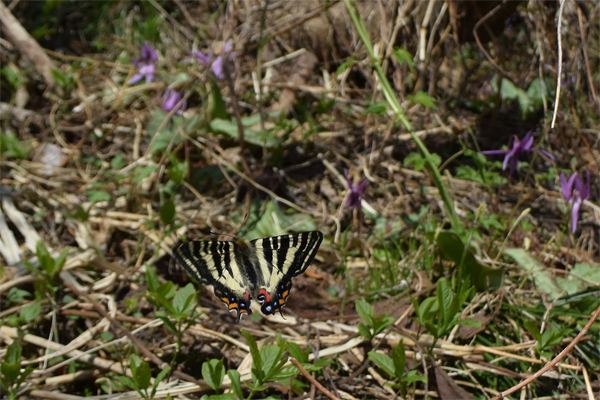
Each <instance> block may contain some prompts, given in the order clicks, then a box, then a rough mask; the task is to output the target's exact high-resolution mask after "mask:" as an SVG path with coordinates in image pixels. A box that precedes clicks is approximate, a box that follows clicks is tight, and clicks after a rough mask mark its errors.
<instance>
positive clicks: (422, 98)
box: [407, 91, 437, 110]
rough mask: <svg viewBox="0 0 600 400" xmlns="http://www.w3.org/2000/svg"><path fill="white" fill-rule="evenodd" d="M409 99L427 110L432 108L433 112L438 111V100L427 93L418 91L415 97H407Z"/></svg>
mask: <svg viewBox="0 0 600 400" xmlns="http://www.w3.org/2000/svg"><path fill="white" fill-rule="evenodd" d="M407 99H408V100H411V101H414V102H415V103H417V104H422V105H424V106H425V107H427V108H431V109H432V110H437V106H436V105H435V102H436V101H437V100H436V99H434V98H433V97H431V96H429V95H428V94H427V93H425V92H421V91H418V92H417V94H416V95H415V96H407Z"/></svg>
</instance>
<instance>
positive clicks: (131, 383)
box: [117, 354, 171, 400]
mask: <svg viewBox="0 0 600 400" xmlns="http://www.w3.org/2000/svg"><path fill="white" fill-rule="evenodd" d="M129 361H130V365H129V366H130V368H131V373H132V374H133V379H131V378H130V377H128V376H122V375H121V376H117V379H118V380H119V382H121V383H122V384H123V385H125V386H128V387H130V388H131V389H133V390H135V391H136V392H138V393H139V394H140V396H142V398H143V399H145V400H150V399H153V398H154V395H155V394H156V389H157V388H158V384H159V383H160V381H162V380H163V378H164V377H165V375H167V373H168V372H169V371H170V370H171V368H169V367H166V368H165V369H163V370H162V371H160V372H159V373H158V375H157V376H156V378H155V380H154V385H152V390H151V391H150V393H148V388H149V387H150V380H151V378H152V373H151V372H150V365H148V363H147V362H145V361H143V360H142V359H141V358H140V357H139V356H137V355H136V354H132V355H131V356H130V357H129Z"/></svg>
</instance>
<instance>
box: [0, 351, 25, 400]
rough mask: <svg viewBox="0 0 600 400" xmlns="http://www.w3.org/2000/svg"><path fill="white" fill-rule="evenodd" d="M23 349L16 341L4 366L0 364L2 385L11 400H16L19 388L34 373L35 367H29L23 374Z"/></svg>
mask: <svg viewBox="0 0 600 400" xmlns="http://www.w3.org/2000/svg"><path fill="white" fill-rule="evenodd" d="M22 351H23V349H22V348H21V345H20V344H19V342H17V341H16V340H14V341H13V342H12V343H11V344H10V346H8V349H6V355H5V356H4V360H3V361H2V364H0V373H1V374H0V385H2V387H3V388H4V389H5V390H6V391H7V392H8V398H9V399H11V400H12V399H16V398H17V392H18V390H19V387H20V386H21V385H22V384H23V382H24V381H25V379H26V378H27V376H28V375H29V374H30V373H32V372H33V367H32V366H29V367H27V368H26V369H25V371H23V372H21V353H22Z"/></svg>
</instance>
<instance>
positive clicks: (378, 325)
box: [373, 314, 396, 336]
mask: <svg viewBox="0 0 600 400" xmlns="http://www.w3.org/2000/svg"><path fill="white" fill-rule="evenodd" d="M395 320H396V319H395V318H394V317H388V316H386V315H385V314H383V315H381V316H379V317H378V318H377V319H376V320H375V323H374V325H373V336H375V335H378V334H380V333H381V332H383V330H384V329H385V328H387V327H388V326H389V325H390V324H392V323H394V321H395Z"/></svg>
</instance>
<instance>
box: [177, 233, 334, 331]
mask: <svg viewBox="0 0 600 400" xmlns="http://www.w3.org/2000/svg"><path fill="white" fill-rule="evenodd" d="M322 241H323V234H322V233H321V232H319V231H311V232H302V233H295V234H291V235H283V236H275V237H268V238H262V239H255V240H252V241H248V240H247V239H244V238H236V240H234V241H220V240H201V241H193V242H188V243H181V244H178V245H176V246H175V247H174V248H173V255H174V257H175V259H176V260H177V262H178V263H179V264H180V265H181V266H182V267H183V268H185V270H186V271H187V272H188V273H189V274H190V275H191V276H192V277H193V278H194V279H196V280H197V281H198V282H200V283H203V284H206V285H212V286H213V287H214V293H215V295H216V296H217V297H218V298H219V299H221V301H223V302H224V303H225V304H226V305H227V307H228V308H229V310H230V311H233V310H236V311H237V320H238V322H239V320H240V317H241V316H242V314H252V308H251V307H250V300H252V299H253V298H256V300H258V302H259V303H261V311H262V313H263V314H266V315H270V314H275V313H276V312H279V313H281V309H282V307H283V306H284V305H285V303H286V301H287V299H288V297H289V295H290V290H291V288H292V278H293V277H294V276H297V275H299V274H301V273H303V272H304V271H305V270H306V268H308V266H309V265H310V263H311V262H312V261H313V259H314V258H315V255H316V254H317V251H318V250H319V246H320V245H321V242H322Z"/></svg>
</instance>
